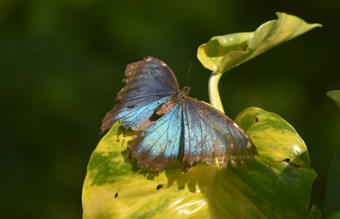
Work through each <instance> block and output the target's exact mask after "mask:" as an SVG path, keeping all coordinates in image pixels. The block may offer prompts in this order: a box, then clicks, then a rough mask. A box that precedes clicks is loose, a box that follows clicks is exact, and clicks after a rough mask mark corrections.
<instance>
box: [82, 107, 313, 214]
mask: <svg viewBox="0 0 340 219" xmlns="http://www.w3.org/2000/svg"><path fill="white" fill-rule="evenodd" d="M257 109H258V108H257ZM259 111H261V110H260V109H258V112H259ZM250 112H252V113H253V111H250ZM263 112H265V111H263ZM264 114H265V115H263V116H262V117H261V118H265V119H267V118H268V117H269V118H270V119H271V120H270V119H268V121H270V122H268V124H269V125H272V126H273V127H278V130H282V133H283V134H284V136H286V137H287V136H288V137H289V136H290V134H289V133H288V134H287V133H285V132H289V131H292V130H291V129H292V127H290V125H289V124H286V123H285V121H284V122H282V121H281V120H280V118H276V117H274V119H272V118H271V117H270V116H266V113H264ZM242 115H243V116H242ZM242 115H241V116H239V117H238V122H239V123H240V124H245V126H248V129H249V131H251V132H253V134H254V136H255V135H258V134H259V133H257V132H256V128H259V129H261V130H263V131H265V129H264V128H263V127H261V126H254V125H252V124H251V122H250V121H248V120H249V119H250V117H251V116H249V115H248V116H247V115H246V112H243V113H242ZM253 115H258V114H256V113H255V114H254V113H253ZM275 119H276V120H275ZM275 121H278V124H277V125H275V124H274V123H275ZM281 125H283V126H284V128H279V127H280V126H281ZM287 127H288V128H287ZM243 128H247V127H243ZM286 129H289V130H288V131H285V130H286ZM292 132H293V131H292ZM270 133H274V135H275V136H276V135H278V133H276V132H275V131H274V132H267V134H270ZM258 136H259V138H256V141H255V143H256V144H258V149H259V152H260V153H261V152H264V151H265V149H263V148H261V147H270V146H271V145H269V146H266V145H265V143H266V142H271V141H270V140H268V138H269V139H270V138H271V136H266V135H258ZM260 137H261V138H262V139H261V138H260ZM131 138H132V136H127V137H123V134H122V130H121V128H120V124H115V125H114V126H113V127H112V128H111V130H110V131H109V132H108V133H107V134H106V135H105V136H104V137H103V138H102V140H101V141H100V142H99V144H98V146H97V148H96V149H95V150H94V152H93V154H92V156H91V159H90V162H89V165H88V170H87V175H86V178H85V181H84V185H83V193H82V203H83V217H84V218H85V219H87V218H307V217H308V215H309V214H310V213H309V210H308V206H309V197H310V191H311V187H312V183H313V180H314V179H315V177H316V174H315V172H314V170H313V169H311V168H301V167H296V166H293V165H290V164H289V163H287V162H274V163H273V162H271V163H270V165H268V160H266V159H262V158H260V157H261V156H264V157H265V158H266V157H271V155H270V154H269V152H268V153H267V154H266V153H262V155H261V154H260V156H259V157H258V158H256V160H249V161H248V162H247V164H246V167H242V166H237V167H233V166H229V167H228V168H225V169H219V168H218V167H216V166H209V165H206V164H204V163H197V164H196V166H194V167H192V168H190V169H189V170H188V171H187V172H185V173H182V171H181V165H180V164H174V165H172V166H171V167H170V168H168V169H166V170H165V171H164V172H160V173H157V172H148V171H146V170H143V169H138V168H137V165H136V161H135V160H131V159H130V158H129V153H128V151H127V142H128V141H129V140H131ZM124 139H125V140H124ZM280 141H283V140H280ZM290 141H291V140H289V141H288V142H290ZM281 145H284V143H283V142H282V144H281V143H280V144H278V145H276V147H280V146H281ZM276 149H277V150H278V151H281V149H280V148H276ZM288 150H289V149H288V148H285V149H284V150H282V151H283V152H282V153H286V151H288ZM288 152H289V151H288ZM288 152H287V153H288ZM290 152H291V153H295V152H294V151H290ZM273 156H274V158H271V159H270V160H275V161H277V160H279V159H280V156H279V155H278V154H276V152H275V153H274V154H273ZM282 157H286V156H282ZM268 159H269V158H268ZM160 185H161V186H160Z"/></svg>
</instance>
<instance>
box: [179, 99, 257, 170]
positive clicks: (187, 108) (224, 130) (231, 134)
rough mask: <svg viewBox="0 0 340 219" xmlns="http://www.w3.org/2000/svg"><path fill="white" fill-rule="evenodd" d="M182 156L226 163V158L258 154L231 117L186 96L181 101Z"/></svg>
mask: <svg viewBox="0 0 340 219" xmlns="http://www.w3.org/2000/svg"><path fill="white" fill-rule="evenodd" d="M182 105H183V113H184V115H183V120H184V127H185V128H184V136H185V138H184V154H185V155H184V159H185V160H186V161H187V162H188V163H189V164H190V165H192V164H193V163H194V162H197V161H203V162H206V163H208V164H214V163H215V159H216V158H217V161H218V163H219V166H220V167H226V166H227V163H228V160H231V161H234V160H235V159H240V160H244V159H246V158H248V157H254V156H255V155H257V150H256V148H255V146H254V144H253V143H252V141H251V139H250V138H249V137H248V136H247V134H246V133H245V132H244V131H243V129H242V128H241V127H239V126H238V125H237V124H236V123H235V122H234V121H233V120H231V119H230V118H229V117H227V116H226V115H225V114H223V113H221V112H220V111H218V110H216V109H215V108H213V107H212V106H210V105H208V104H206V103H203V102H201V101H198V100H196V99H194V98H191V97H187V98H186V99H185V100H184V101H183V103H182Z"/></svg>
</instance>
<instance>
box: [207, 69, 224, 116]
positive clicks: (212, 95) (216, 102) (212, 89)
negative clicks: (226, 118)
mask: <svg viewBox="0 0 340 219" xmlns="http://www.w3.org/2000/svg"><path fill="white" fill-rule="evenodd" d="M221 76H222V74H221V73H220V72H217V71H213V72H212V73H211V75H210V79H209V86H208V90H209V100H210V104H211V105H212V106H213V107H215V108H216V109H218V110H219V111H221V112H222V113H224V109H223V105H222V101H221V97H220V93H219V92H218V82H219V80H220V78H221Z"/></svg>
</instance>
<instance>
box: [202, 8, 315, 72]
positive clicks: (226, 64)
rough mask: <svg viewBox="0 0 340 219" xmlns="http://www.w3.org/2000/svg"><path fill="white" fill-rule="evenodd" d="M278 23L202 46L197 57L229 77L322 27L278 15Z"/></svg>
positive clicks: (212, 40)
mask: <svg viewBox="0 0 340 219" xmlns="http://www.w3.org/2000/svg"><path fill="white" fill-rule="evenodd" d="M276 14H277V16H278V19H277V20H271V21H268V22H266V23H264V24H262V25H261V26H260V27H258V28H257V29H256V31H255V32H247V33H234V34H228V35H224V36H215V37H213V38H211V39H210V40H209V42H207V43H205V44H202V45H201V46H200V47H199V48H198V51H197V57H198V59H199V60H200V62H201V63H202V64H203V66H204V67H205V68H207V69H209V70H212V71H217V72H219V73H225V72H226V71H228V70H230V69H232V68H234V67H236V66H238V65H240V64H242V63H243V62H246V61H248V60H250V59H252V58H254V57H255V56H257V55H260V54H261V53H263V52H265V51H267V50H269V49H271V48H273V47H275V46H277V45H279V44H280V43H283V42H285V41H288V40H290V39H292V38H294V37H297V36H299V35H301V34H303V33H305V32H307V31H309V30H311V29H313V28H315V27H320V26H321V25H320V24H308V23H306V22H305V21H303V20H302V19H300V18H298V17H296V16H293V15H289V14H285V13H280V12H277V13H276Z"/></svg>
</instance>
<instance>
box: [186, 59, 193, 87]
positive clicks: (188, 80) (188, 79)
mask: <svg viewBox="0 0 340 219" xmlns="http://www.w3.org/2000/svg"><path fill="white" fill-rule="evenodd" d="M191 67H192V62H191V63H190V67H189V70H188V78H187V85H189V82H190V72H191Z"/></svg>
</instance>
